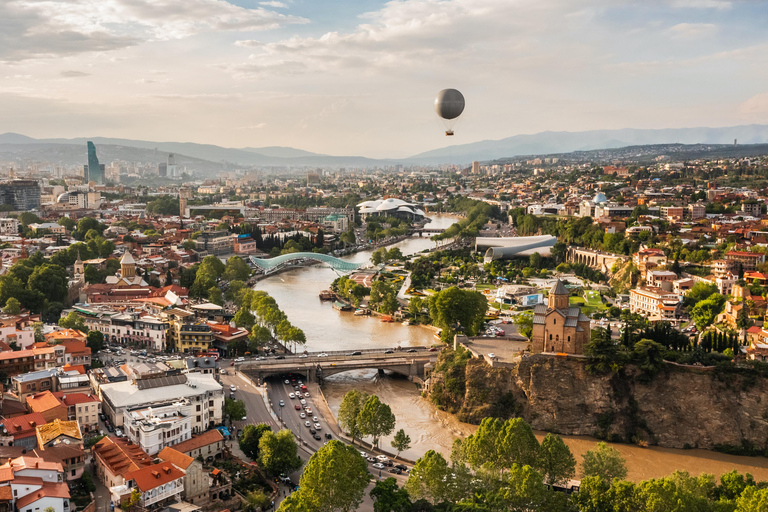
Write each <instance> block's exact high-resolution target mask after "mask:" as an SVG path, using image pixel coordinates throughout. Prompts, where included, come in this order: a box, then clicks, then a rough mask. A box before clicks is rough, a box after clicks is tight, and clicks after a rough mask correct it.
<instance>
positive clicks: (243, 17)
mask: <svg viewBox="0 0 768 512" xmlns="http://www.w3.org/2000/svg"><path fill="white" fill-rule="evenodd" d="M307 21H308V20H306V19H304V18H301V17H297V16H291V15H286V14H283V13H278V12H274V11H270V10H268V9H264V8H262V7H257V8H253V9H247V8H244V7H239V6H236V5H234V4H231V3H229V2H226V1H224V0H47V1H38V0H10V1H6V2H0V61H3V60H4V61H22V60H26V59H32V58H41V57H54V56H66V55H73V54H78V53H85V52H103V51H111V50H116V49H120V48H125V47H129V46H134V45H137V44H139V43H141V42H145V41H152V40H169V39H181V38H185V37H189V36H192V35H195V34H199V33H203V32H211V31H253V30H268V29H275V28H278V27H281V26H284V25H287V24H296V23H306V22H307Z"/></svg>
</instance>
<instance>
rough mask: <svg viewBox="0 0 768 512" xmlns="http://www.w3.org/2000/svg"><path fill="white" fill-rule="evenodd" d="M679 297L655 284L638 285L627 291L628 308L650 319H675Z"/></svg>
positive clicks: (669, 320) (677, 312)
mask: <svg viewBox="0 0 768 512" xmlns="http://www.w3.org/2000/svg"><path fill="white" fill-rule="evenodd" d="M680 309H681V302H680V297H679V296H678V295H676V294H675V293H672V292H668V291H665V290H663V289H661V288H658V287H655V286H639V287H637V288H635V289H632V290H630V291H629V310H630V311H631V312H632V313H638V314H640V315H643V316H645V317H647V318H648V319H649V320H650V321H658V320H665V321H668V322H675V321H677V318H678V316H679V315H680Z"/></svg>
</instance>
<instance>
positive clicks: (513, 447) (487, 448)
mask: <svg viewBox="0 0 768 512" xmlns="http://www.w3.org/2000/svg"><path fill="white" fill-rule="evenodd" d="M538 451H539V442H538V441H537V440H536V436H534V435H533V431H532V430H531V427H530V425H528V424H527V423H526V422H525V421H524V420H522V419H521V418H513V419H510V420H507V421H503V420H500V419H499V418H485V419H484V420H483V422H482V423H481V424H480V427H479V428H478V429H477V431H476V432H475V433H474V434H472V435H470V436H468V437H467V438H466V439H464V440H463V441H461V440H457V441H456V442H454V448H453V452H454V453H453V456H454V460H458V461H462V462H466V463H468V464H469V465H470V467H472V468H473V469H476V470H479V469H483V470H486V471H493V472H496V471H498V472H499V474H502V473H503V472H504V470H505V469H507V468H509V467H511V466H512V464H520V465H523V466H533V467H535V466H536V462H537V457H538Z"/></svg>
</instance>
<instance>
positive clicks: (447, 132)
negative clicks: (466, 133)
mask: <svg viewBox="0 0 768 512" xmlns="http://www.w3.org/2000/svg"><path fill="white" fill-rule="evenodd" d="M445 135H446V136H447V137H452V136H453V130H447V131H446V132H445Z"/></svg>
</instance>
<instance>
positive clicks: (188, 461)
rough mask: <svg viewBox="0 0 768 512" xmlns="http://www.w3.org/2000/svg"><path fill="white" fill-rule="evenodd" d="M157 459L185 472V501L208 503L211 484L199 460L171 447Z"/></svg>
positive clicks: (182, 495) (164, 449) (183, 492)
mask: <svg viewBox="0 0 768 512" xmlns="http://www.w3.org/2000/svg"><path fill="white" fill-rule="evenodd" d="M157 458H158V459H160V460H162V461H165V462H170V463H171V464H173V465H174V466H176V467H177V468H178V469H180V470H181V471H183V472H184V490H183V491H182V493H181V497H182V498H183V499H184V501H186V502H188V503H195V502H197V503H201V502H204V501H207V498H208V488H209V486H210V482H209V478H208V475H207V474H206V472H205V470H204V469H203V464H202V463H201V462H200V461H199V460H197V459H195V458H193V457H190V456H189V455H185V454H183V453H181V452H180V451H178V450H176V449H174V448H170V447H166V448H163V450H162V451H161V452H160V453H159V454H157Z"/></svg>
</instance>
